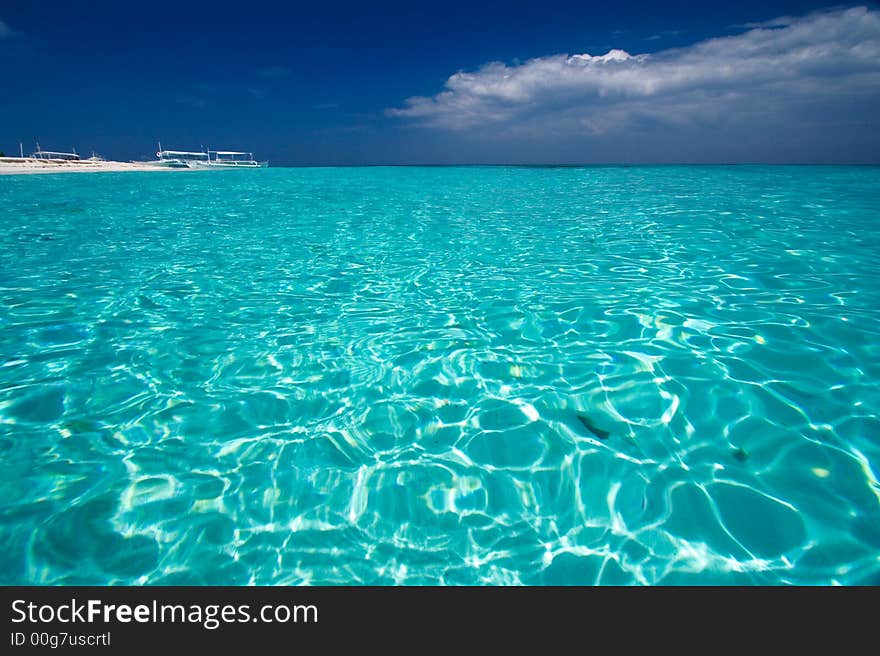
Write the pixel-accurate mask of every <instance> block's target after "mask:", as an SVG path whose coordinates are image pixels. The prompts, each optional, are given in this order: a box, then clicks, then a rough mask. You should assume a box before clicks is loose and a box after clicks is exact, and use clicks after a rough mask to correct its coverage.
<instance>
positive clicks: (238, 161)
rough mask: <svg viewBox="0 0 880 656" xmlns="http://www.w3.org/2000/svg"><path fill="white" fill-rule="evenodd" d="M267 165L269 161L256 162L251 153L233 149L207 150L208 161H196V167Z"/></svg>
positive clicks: (249, 167)
mask: <svg viewBox="0 0 880 656" xmlns="http://www.w3.org/2000/svg"><path fill="white" fill-rule="evenodd" d="M212 156H213V157H212ZM267 166H269V162H258V161H257V160H255V159H254V154H253V153H245V152H239V151H235V150H209V151H208V161H206V162H202V161H199V162H196V168H201V167H209V168H222V169H259V168H265V167H267Z"/></svg>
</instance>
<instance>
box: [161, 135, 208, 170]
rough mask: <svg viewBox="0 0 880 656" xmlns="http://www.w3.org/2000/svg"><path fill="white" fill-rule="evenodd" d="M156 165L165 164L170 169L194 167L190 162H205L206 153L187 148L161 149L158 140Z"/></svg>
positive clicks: (206, 158)
mask: <svg viewBox="0 0 880 656" xmlns="http://www.w3.org/2000/svg"><path fill="white" fill-rule="evenodd" d="M156 158H157V160H156V161H155V162H154V164H156V165H157V166H165V167H168V168H172V169H186V168H194V167H192V166H190V162H206V161H207V160H208V153H206V152H204V151H202V152H195V151H189V150H162V142H161V141H160V142H159V150H158V152H156Z"/></svg>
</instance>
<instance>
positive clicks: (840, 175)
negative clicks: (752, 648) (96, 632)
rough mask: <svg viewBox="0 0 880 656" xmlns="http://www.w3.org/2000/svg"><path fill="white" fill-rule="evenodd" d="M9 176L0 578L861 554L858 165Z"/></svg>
mask: <svg viewBox="0 0 880 656" xmlns="http://www.w3.org/2000/svg"><path fill="white" fill-rule="evenodd" d="M0 208H2V209H0V330H2V332H0V549H2V553H3V554H4V555H3V558H2V561H0V583H5V584H10V583H40V584H42V583H53V584H103V583H156V584H160V583H161V584H202V583H215V584H247V583H256V584H270V583H271V584H288V583H290V584H295V583H312V584H337V583H369V584H392V583H404V584H422V583H428V584H434V583H447V584H475V583H526V584H543V583H548V584H549V583H553V584H558V583H577V584H591V583H602V584H629V583H642V584H644V583H664V584H665V583H669V584H692V583H696V584H700V583H712V584H716V583H735V584H744V583H765V584H776V583H796V584H816V583H818V584H828V583H835V582H836V583H843V584H852V583H878V582H880V556H878V554H880V485H878V475H880V418H878V416H880V387H878V380H880V169H877V168H822V167H815V168H814V167H792V168H785V167H731V168H728V167H658V168H611V167H609V168H562V169H549V168H545V169H541V168H537V169H528V168H436V169H419V168H390V169H384V168H375V169H286V170H285V169H275V170H273V169H269V170H263V171H235V172H203V173H200V172H179V173H155V174H153V173H121V174H110V173H108V174H93V175H76V174H72V175H58V176H12V177H3V178H0Z"/></svg>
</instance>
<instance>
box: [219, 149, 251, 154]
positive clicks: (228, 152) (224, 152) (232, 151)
mask: <svg viewBox="0 0 880 656" xmlns="http://www.w3.org/2000/svg"><path fill="white" fill-rule="evenodd" d="M211 152H212V153H214V154H215V155H251V153H241V152H238V151H236V150H212V151H211Z"/></svg>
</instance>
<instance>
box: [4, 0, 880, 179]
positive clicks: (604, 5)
mask: <svg viewBox="0 0 880 656" xmlns="http://www.w3.org/2000/svg"><path fill="white" fill-rule="evenodd" d="M827 6H828V3H827V2H789V1H785V0H741V1H738V2H723V3H717V4H714V5H703V4H701V3H693V2H692V1H688V2H683V1H675V2H664V3H658V2H648V1H643V2H632V1H623V0H617V1H615V2H591V1H584V0H580V1H576V2H575V1H572V2H567V1H559V0H542V1H541V2H513V1H507V2H497V3H496V2H492V3H490V2H482V3H481V2H478V1H476V0H471V1H470V2H459V1H458V0H455V1H452V2H442V3H424V4H423V3H419V2H412V1H409V2H353V3H347V2H323V3H321V2H318V3H308V4H305V3H303V4H294V3H277V4H276V3H264V2H258V1H254V2H245V1H243V0H240V1H238V2H235V3H233V4H230V5H228V6H226V5H224V4H223V3H219V2H199V1H197V0H186V1H183V2H180V1H176V2H163V1H158V2H157V1H151V2H143V3H135V2H132V3H128V2H118V1H115V2H90V3H74V2H38V1H35V0H20V1H18V2H2V3H0V21H2V25H0V88H2V101H0V150H5V151H6V152H7V153H9V152H10V151H12V150H17V143H18V139H19V138H22V139H24V141H25V148H26V149H32V145H33V137H34V136H36V137H38V139H39V140H40V143H41V144H42V146H43V147H44V148H50V147H51V148H53V149H62V150H64V149H68V148H70V147H71V146H76V147H77V148H78V149H79V150H80V151H88V150H90V149H91V148H92V147H94V148H95V149H97V150H98V151H99V152H100V153H102V154H104V155H105V156H108V157H113V158H121V159H129V158H141V157H146V156H150V155H152V153H153V152H154V151H155V142H156V140H157V139H161V140H162V143H163V145H164V146H165V147H167V148H198V147H199V146H200V145H203V144H204V145H206V146H209V147H211V148H221V149H222V148H247V149H252V150H254V151H256V153H257V155H258V157H259V158H261V159H262V158H268V159H270V160H271V161H272V162H273V163H282V162H284V163H292V164H368V163H448V162H464V163H469V162H498V163H503V162H517V163H524V162H545V163H546V162H553V161H559V162H571V161H659V160H668V161H691V160H692V161H714V160H718V161H725V160H728V161H740V160H742V161H748V160H756V161H763V160H770V161H772V160H781V161H785V160H791V161H801V160H809V159H811V157H810V153H811V152H815V153H816V155H815V157H813V159H817V160H835V161H837V160H840V161H847V160H848V159H851V160H853V161H864V160H866V159H868V160H870V155H869V153H868V150H867V146H866V145H865V139H864V138H859V136H858V133H859V132H860V131H868V133H869V134H868V143H869V144H870V145H873V144H875V143H876V142H877V123H876V122H874V121H873V119H872V118H871V117H870V116H868V114H869V113H868V112H866V111H865V109H864V107H862V109H861V110H859V111H857V112H856V114H857V115H854V116H855V118H853V117H849V116H848V117H847V118H848V121H849V122H850V123H853V122H855V124H857V125H856V127H855V128H852V129H849V132H847V133H846V134H845V135H842V136H841V135H838V136H837V137H835V141H840V139H843V140H844V141H845V142H846V143H845V144H844V146H845V147H840V146H835V147H831V146H829V145H828V144H825V147H826V149H825V150H822V149H821V148H818V146H817V147H816V148H817V149H811V148H806V147H805V146H804V145H803V139H805V138H806V139H808V140H809V139H811V138H813V137H811V136H810V135H809V134H807V133H806V132H804V133H799V134H800V136H797V135H794V136H791V138H790V141H791V143H788V142H785V143H782V142H780V143H778V144H776V145H775V146H773V148H770V147H769V146H767V145H766V144H763V145H762V144H760V143H757V142H756V145H755V147H754V151H753V152H752V151H750V150H749V149H748V147H747V146H743V144H742V139H741V138H740V137H737V135H738V134H740V133H739V132H736V130H733V131H732V132H730V135H731V137H730V139H729V140H728V141H725V139H723V138H722V137H723V134H724V132H725V130H726V129H727V128H725V126H724V125H720V126H719V125H716V124H713V126H714V127H712V126H710V127H706V128H702V129H706V130H710V132H709V133H710V134H713V135H721V136H719V141H718V143H715V142H714V141H712V139H709V141H710V142H712V143H713V144H714V145H713V146H712V147H711V148H709V147H707V148H706V149H704V150H701V149H700V146H699V142H700V141H701V138H700V137H699V135H698V134H697V133H694V132H691V131H690V129H691V128H690V127H688V128H687V129H683V131H682V133H681V135H680V136H679V137H678V139H679V141H678V144H676V143H675V142H674V141H670V140H667V141H663V140H662V139H661V140H659V141H658V140H656V139H654V138H653V137H651V138H650V139H647V140H634V139H631V138H625V139H620V140H619V141H620V146H619V148H618V149H616V147H615V145H614V143H615V141H617V140H616V139H615V138H614V137H613V135H610V136H609V135H608V134H607V133H604V132H603V133H602V134H600V135H598V136H596V135H595V134H592V135H591V134H586V135H585V134H584V133H582V132H580V128H578V127H568V128H565V129H564V130H563V131H562V132H563V133H561V134H553V135H545V134H537V133H536V132H535V129H538V130H540V125H541V121H542V119H541V118H540V116H541V115H535V116H536V118H534V119H533V120H532V127H533V128H534V129H532V130H531V131H522V130H516V129H510V130H509V129H507V127H506V124H505V127H504V128H503V129H499V124H493V125H491V126H488V127H487V126H483V125H478V126H476V127H475V128H468V129H458V128H456V127H455V126H453V128H452V129H450V128H449V127H448V126H445V127H444V126H438V125H437V124H436V121H434V123H431V124H429V125H425V124H424V121H419V120H417V118H413V117H407V116H391V115H388V113H387V112H386V110H387V109H389V108H401V107H404V106H405V104H406V99H407V98H409V97H411V96H433V95H434V94H437V93H438V92H440V91H442V89H443V85H444V83H445V82H446V80H447V78H448V77H449V76H450V75H452V74H454V73H455V72H456V71H459V70H464V71H477V70H479V69H480V67H481V66H482V65H484V64H486V63H487V62H491V61H502V62H505V63H506V64H508V65H511V66H516V65H517V63H518V62H522V61H526V60H529V59H531V58H536V57H544V56H548V55H554V54H557V53H571V54H574V53H591V54H593V55H598V54H604V53H605V52H607V51H608V50H609V49H611V48H619V49H623V50H626V51H628V52H629V53H632V54H637V53H651V52H657V51H663V50H667V49H669V48H678V47H688V46H691V45H692V44H695V43H697V42H700V41H703V40H705V39H708V38H712V37H719V36H725V35H735V34H741V33H743V32H744V31H745V30H747V29H748V28H745V27H743V25H744V24H746V23H756V22H761V21H767V20H769V19H772V18H775V17H779V16H785V15H789V16H803V15H805V14H808V13H809V12H811V11H813V10H816V9H820V8H823V7H827ZM547 93H548V94H552V93H554V92H553V91H552V90H551V91H548V92H547ZM533 100H534V98H532V99H531V100H528V101H525V102H527V103H533ZM872 101H873V100H872V98H869V99H868V100H867V101H866V100H864V98H862V101H860V102H863V103H864V102H868V103H870V102H872ZM542 102H543V100H542ZM572 102H573V101H572ZM853 102H854V103H855V102H856V101H853ZM533 104H534V103H533ZM856 104H857V103H856ZM799 106H802V105H799ZM847 108H848V106H847ZM432 111H433V110H432ZM591 111H592V110H591ZM595 111H597V112H603V111H605V110H604V109H602V108H598V109H597V110H595ZM817 111H818V110H817ZM828 111H833V112H836V113H837V114H839V111H840V110H839V109H833V110H828ZM854 111H855V110H854ZM544 116H546V118H545V119H543V120H544V122H552V121H555V120H556V119H555V118H554V115H553V114H552V113H548V114H546V115H544ZM639 116H640V117H641V118H640V120H641V121H642V122H641V123H640V124H639V129H640V130H642V131H643V132H644V131H646V130H647V131H648V132H650V131H651V130H655V132H664V131H665V132H668V128H666V127H664V125H663V124H662V121H661V123H660V124H657V125H654V123H652V121H653V119H650V117H649V118H647V119H646V118H645V116H644V114H643V113H640V114H639ZM643 119H644V120H643ZM505 120H507V119H505ZM517 120H519V119H517ZM609 120H610V119H609ZM627 120H629V119H627ZM645 120H647V122H645ZM695 120H698V121H700V120H703V118H699V119H695ZM804 120H805V123H804V125H807V123H808V121H806V119H804ZM429 123H430V122H429ZM757 123H758V125H757V128H756V129H759V130H760V129H761V126H762V124H761V120H760V118H759V119H757ZM572 125H574V123H572ZM652 125H654V127H653V128H652V127H651V126H652ZM768 125H769V124H768ZM535 126H538V127H537V128H535ZM731 129H732V128H731ZM804 129H805V130H807V129H808V128H804ZM565 130H570V131H572V133H571V134H568V133H566V132H565ZM768 130H769V128H768ZM488 132H492V135H491V137H489V136H487V133H488ZM776 132H778V130H777V131H776ZM826 132H827V130H826ZM810 134H811V133H810ZM815 138H816V139H821V137H819V136H816V137H815ZM658 139H659V137H658ZM669 139H672V137H670V138H669ZM704 141H705V140H704ZM640 143H647V144H648V145H646V146H645V148H644V149H641V148H640V146H639V144H640ZM574 144H577V145H576V146H575V145H574ZM679 146H680V148H679ZM828 148H831V150H828ZM826 151H827V152H826ZM664 152H665V153H667V154H666V156H665V157H664V155H663V153H664ZM774 154H775V156H774Z"/></svg>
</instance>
